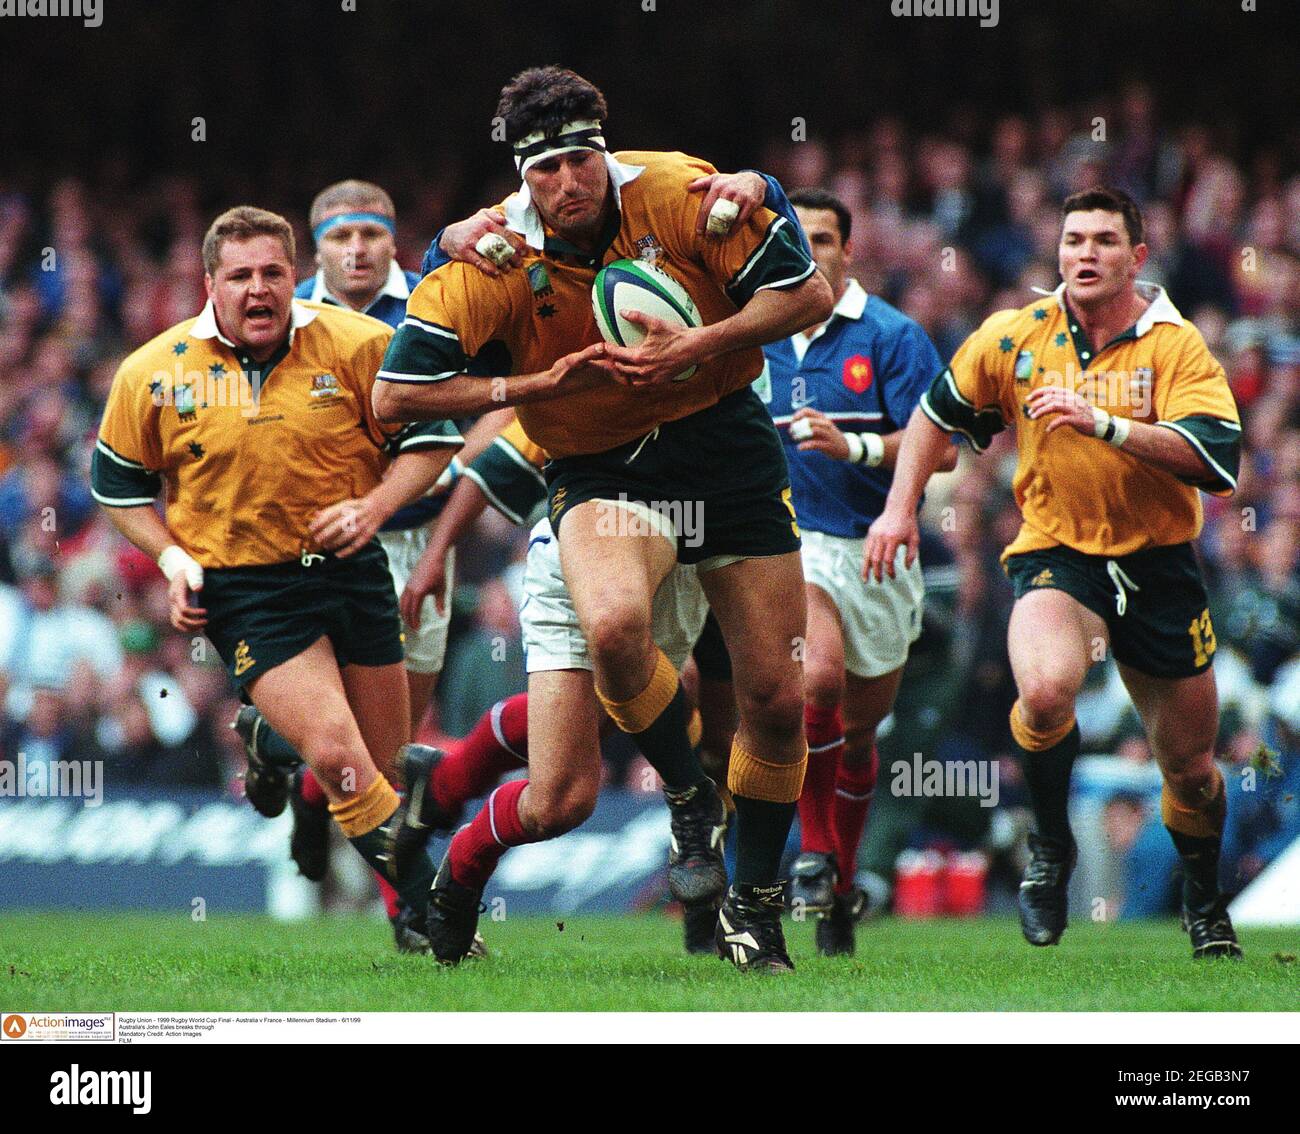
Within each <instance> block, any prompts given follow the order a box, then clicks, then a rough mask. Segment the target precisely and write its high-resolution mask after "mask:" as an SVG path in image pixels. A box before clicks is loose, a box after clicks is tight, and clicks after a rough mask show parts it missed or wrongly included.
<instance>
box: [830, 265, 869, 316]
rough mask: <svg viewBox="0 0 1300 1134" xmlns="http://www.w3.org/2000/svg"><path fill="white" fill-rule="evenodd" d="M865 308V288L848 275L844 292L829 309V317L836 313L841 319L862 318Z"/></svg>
mask: <svg viewBox="0 0 1300 1134" xmlns="http://www.w3.org/2000/svg"><path fill="white" fill-rule="evenodd" d="M866 310H867V289H866V288H864V287H863V286H862V285H861V284H860V283H858V281H857V280H855V279H854V278H853V277H852V276H850V277H849V282H848V286H847V287H846V288H845V289H844V294H843V295H841V296H840V298H839V301H838V302H837V303H836V304H835V307H834V308H833V309H832V310H831V318H832V319H833V318H835V316H836V315H838V316H839V317H840V318H841V319H854V320H857V319H861V318H862V316H863V314H864V313H865V312H866Z"/></svg>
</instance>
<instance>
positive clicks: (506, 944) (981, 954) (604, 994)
mask: <svg viewBox="0 0 1300 1134" xmlns="http://www.w3.org/2000/svg"><path fill="white" fill-rule="evenodd" d="M482 928H483V931H484V935H485V936H486V937H487V939H488V945H489V948H490V949H491V950H492V957H491V958H490V959H489V960H487V961H482V962H477V963H468V964H465V965H462V966H461V967H460V968H458V969H442V968H439V967H438V966H436V965H434V964H433V963H431V962H430V961H429V959H428V958H424V957H409V956H398V955H397V954H396V953H395V952H394V951H393V949H392V945H391V938H390V937H389V933H388V927H387V925H386V924H384V923H383V922H376V921H374V920H372V919H368V918H359V917H337V918H334V917H331V918H325V919H322V920H319V921H315V922H310V923H306V924H300V925H282V924H277V923H275V922H272V921H270V920H268V919H267V918H262V917H219V916H218V917H210V918H209V920H208V921H207V922H203V923H197V924H196V923H194V922H191V921H190V920H189V918H188V917H185V916H176V917H171V916H165V915H130V916H128V915H118V916H104V915H97V916H89V915H84V916H83V915H72V914H40V915H29V916H23V917H18V916H14V915H8V916H6V917H4V918H0V989H3V992H2V993H0V1002H2V1003H3V1007H4V1010H6V1011H31V1012H36V1011H41V1012H74V1011H76V1012H90V1011H119V1012H129V1011H138V1012H157V1011H205V1010H206V1011H251V1010H261V1011H272V1012H274V1011H280V1012H291V1011H307V1010H316V1011H336V1012H337V1011H442V1010H463V1011H480V1010H483V1011H500V1010H503V1009H510V1010H540V1011H546V1010H550V1011H557V1010H558V1011H567V1010H601V1009H616V1010H623V1011H638V1010H646V1011H672V1010H684V1011H691V1010H711V1011H745V1010H763V1011H821V1010H837V1011H845V1010H853V1011H913V1010H928V1011H974V1010H981V1011H989V1010H1058V1011H1059V1010H1089V1011H1112V1012H1114V1011H1198V1010H1217V1011H1271V1010H1291V1011H1295V1010H1297V1009H1300V962H1295V961H1292V960H1287V958H1288V957H1289V956H1290V955H1292V954H1295V953H1297V952H1300V948H1298V946H1300V933H1297V932H1296V931H1289V930H1247V931H1245V932H1244V933H1243V934H1242V943H1243V945H1244V947H1245V949H1246V953H1247V958H1246V960H1245V962H1244V963H1241V964H1232V963H1222V962H1212V963H1202V964H1194V963H1193V962H1192V960H1191V956H1190V952H1189V950H1188V946H1187V942H1186V938H1185V937H1184V936H1183V935H1182V934H1181V933H1180V932H1179V931H1178V928H1177V926H1176V925H1175V924H1174V923H1173V922H1167V923H1164V922H1162V923H1154V924H1142V925H1129V924H1123V925H1093V924H1082V925H1073V926H1071V928H1070V930H1069V931H1068V932H1067V933H1066V935H1065V938H1064V941H1063V942H1062V944H1061V945H1060V947H1058V948H1055V949H1031V948H1030V947H1029V946H1028V945H1025V944H1024V943H1023V942H1022V941H1021V939H1020V934H1019V931H1018V928H1017V926H1016V925H1015V923H1014V922H1012V921H1001V920H983V921H970V922H954V921H940V922H905V921H895V920H882V921H877V922H873V923H870V924H868V925H865V926H862V927H860V928H859V931H858V955H857V956H856V957H854V958H851V959H834V960H832V959H823V958H819V957H817V956H815V955H814V950H813V943H812V927H811V925H798V926H790V927H789V930H790V941H791V948H792V952H793V954H794V957H795V962H796V964H797V965H798V972H796V973H795V974H794V975H793V976H792V977H785V978H781V979H765V978H761V977H748V978H747V977H742V976H741V975H740V974H738V973H736V972H735V970H733V969H732V968H731V966H730V965H727V964H724V963H723V962H722V961H719V960H716V959H714V958H711V957H688V956H686V955H684V954H683V953H681V951H680V946H679V941H680V936H679V935H680V926H679V924H678V923H677V922H675V921H673V920H671V919H669V918H667V917H666V916H660V915H653V914H652V915H645V916H640V917H635V918H633V917H627V918H617V917H570V918H566V919H565V920H564V928H563V930H561V929H559V928H558V926H557V923H556V921H554V920H549V919H540V918H513V919H509V920H507V921H504V922H500V923H495V922H491V921H488V920H486V919H485V922H484V924H483V926H482ZM1279 954H1280V955H1282V956H1281V957H1279Z"/></svg>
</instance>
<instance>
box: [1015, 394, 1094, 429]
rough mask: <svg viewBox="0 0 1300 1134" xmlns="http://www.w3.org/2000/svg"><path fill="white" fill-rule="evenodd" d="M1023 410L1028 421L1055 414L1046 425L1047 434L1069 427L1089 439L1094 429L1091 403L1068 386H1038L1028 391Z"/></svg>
mask: <svg viewBox="0 0 1300 1134" xmlns="http://www.w3.org/2000/svg"><path fill="white" fill-rule="evenodd" d="M1025 408H1026V409H1027V410H1028V411H1029V417H1030V419H1031V420H1032V419H1035V418H1040V417H1045V416H1047V415H1048V414H1055V415H1056V416H1055V417H1053V418H1052V420H1051V421H1049V422H1048V423H1047V432H1048V433H1051V432H1052V430H1054V429H1059V428H1060V427H1061V426H1062V425H1069V426H1071V427H1073V428H1074V429H1077V430H1078V431H1079V432H1080V433H1084V434H1087V436H1089V437H1091V436H1092V435H1093V431H1094V429H1095V427H1096V419H1095V417H1094V416H1093V412H1092V403H1091V402H1089V401H1088V399H1087V398H1085V397H1084V396H1083V395H1082V394H1080V393H1078V392H1077V391H1075V390H1071V389H1070V388H1069V387H1068V386H1038V387H1036V388H1035V389H1033V390H1030V391H1029V397H1027V398H1026V399H1025Z"/></svg>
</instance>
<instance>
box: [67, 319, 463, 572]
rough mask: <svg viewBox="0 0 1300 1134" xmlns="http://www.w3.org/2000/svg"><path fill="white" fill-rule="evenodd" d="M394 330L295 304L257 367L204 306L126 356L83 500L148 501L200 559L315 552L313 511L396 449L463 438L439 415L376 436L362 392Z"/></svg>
mask: <svg viewBox="0 0 1300 1134" xmlns="http://www.w3.org/2000/svg"><path fill="white" fill-rule="evenodd" d="M391 336H392V331H391V329H390V328H389V327H388V326H387V325H386V324H384V323H381V322H380V321H379V320H377V319H372V318H370V317H369V316H368V315H362V314H359V313H357V312H354V311H350V310H346V309H343V308H340V307H337V306H333V305H326V304H320V303H308V302H304V301H302V300H294V301H293V305H292V309H291V316H290V330H289V338H288V341H287V342H286V343H285V344H284V346H283V347H281V349H280V350H279V351H278V352H277V353H276V354H275V355H273V356H272V357H271V358H269V359H267V360H266V362H264V363H260V364H259V363H256V362H254V361H253V359H252V358H251V357H250V356H249V355H248V354H247V353H246V352H245V351H244V350H243V349H242V348H240V347H237V346H235V344H233V343H232V342H230V341H229V340H228V339H226V338H225V337H224V336H223V335H222V334H221V332H220V330H219V329H218V327H217V321H216V316H215V315H214V313H213V309H212V305H211V303H209V304H208V305H207V306H206V307H205V308H204V310H203V311H202V313H201V314H199V315H198V316H197V317H196V318H193V319H187V320H185V321H184V322H182V323H178V324H177V325H176V326H174V327H172V328H171V329H170V330H167V331H164V332H163V333H162V334H161V335H159V336H158V337H157V338H155V339H152V340H151V341H150V342H148V343H146V344H145V345H144V346H142V347H141V348H140V349H139V350H137V351H135V352H134V353H133V354H131V355H130V356H129V357H128V358H127V359H126V360H125V361H124V362H123V363H122V365H121V366H120V367H119V368H118V371H117V374H116V376H115V377H114V379H113V386H112V389H111V390H110V391H109V396H108V403H107V405H106V406H105V409H104V417H103V422H102V424H101V425H100V430H99V439H98V441H97V443H96V446H95V453H94V457H93V460H92V463H91V487H92V491H93V493H94V497H95V499H96V500H98V501H99V502H100V503H101V504H104V505H107V506H109V507H119V508H120V507H134V506H137V505H141V504H152V503H153V502H154V500H155V499H156V497H157V496H158V494H159V492H161V491H163V489H164V488H165V490H166V495H165V504H166V522H167V526H168V528H169V529H170V530H171V532H172V534H173V535H174V536H175V537H176V540H177V542H178V543H179V544H180V545H181V546H182V547H184V548H185V550H186V551H188V552H189V553H190V554H191V555H192V556H194V558H195V559H197V560H198V561H199V563H201V564H202V565H203V566H204V567H216V568H221V567H250V566H262V565H267V564H272V563H283V562H286V561H288V560H291V559H296V558H298V557H299V556H300V555H301V554H302V553H303V552H304V551H314V550H318V549H317V548H316V545H315V544H314V542H313V541H312V539H311V536H310V535H309V533H308V524H309V522H310V518H311V516H312V514H313V513H315V512H317V511H319V510H320V509H321V508H323V507H325V506H326V505H329V504H333V503H337V502H338V501H340V500H346V499H349V498H355V497H359V496H363V495H365V494H366V493H367V492H369V491H370V490H371V489H373V488H374V487H375V486H376V485H377V484H378V483H379V481H380V479H381V477H382V475H383V471H384V469H385V467H386V466H387V464H388V462H389V461H390V460H391V459H392V458H393V457H395V456H396V455H397V454H398V453H400V452H403V451H408V450H414V449H418V448H430V447H435V446H454V447H456V448H459V447H460V445H461V444H463V442H462V439H461V437H460V435H459V433H457V431H456V430H455V429H454V428H453V427H452V426H451V425H450V424H449V423H445V422H438V423H435V424H431V425H422V426H408V427H405V428H400V429H396V430H395V429H393V428H392V427H390V428H388V429H387V430H386V429H385V428H384V427H383V426H382V425H381V424H380V423H379V421H378V420H377V419H376V418H375V415H374V411H373V410H372V408H371V401H370V394H371V389H372V387H373V385H374V378H375V372H376V371H377V370H378V369H379V365H380V362H381V361H382V359H383V356H384V350H385V349H386V347H387V346H388V340H389V338H390V337H391Z"/></svg>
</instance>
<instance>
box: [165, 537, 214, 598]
mask: <svg viewBox="0 0 1300 1134" xmlns="http://www.w3.org/2000/svg"><path fill="white" fill-rule="evenodd" d="M158 567H159V569H160V570H161V571H162V573H163V574H164V575H166V576H167V581H168V582H169V583H170V582H171V581H172V580H173V579H174V578H176V576H177V575H179V574H180V573H181V572H182V571H184V572H185V582H186V584H187V585H188V586H189V588H190V590H192V591H197V590H199V589H200V588H202V586H203V568H202V567H201V566H199V562H198V560H197V559H195V558H194V557H193V556H191V555H190V554H189V553H188V552H186V551H185V550H184V548H181V547H178V546H177V545H176V544H174V543H173V544H170V545H169V546H167V547H164V548H163V551H162V554H161V555H160V556H158Z"/></svg>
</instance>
